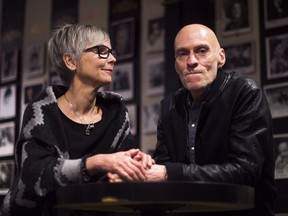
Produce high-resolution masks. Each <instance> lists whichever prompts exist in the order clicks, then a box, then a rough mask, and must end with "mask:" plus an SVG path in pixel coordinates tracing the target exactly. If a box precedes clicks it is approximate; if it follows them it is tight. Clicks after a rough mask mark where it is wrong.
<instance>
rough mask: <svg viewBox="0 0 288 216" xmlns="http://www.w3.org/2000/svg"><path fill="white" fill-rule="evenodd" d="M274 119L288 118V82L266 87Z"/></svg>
mask: <svg viewBox="0 0 288 216" xmlns="http://www.w3.org/2000/svg"><path fill="white" fill-rule="evenodd" d="M264 92H265V94H266V97H267V100H268V103H269V106H270V110H271V113H272V117H273V118H280V117H287V116H288V82H285V83H278V84H272V85H266V86H264Z"/></svg>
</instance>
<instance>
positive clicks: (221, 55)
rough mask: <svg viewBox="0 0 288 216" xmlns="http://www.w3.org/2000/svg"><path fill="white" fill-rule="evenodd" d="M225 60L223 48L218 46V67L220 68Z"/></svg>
mask: <svg viewBox="0 0 288 216" xmlns="http://www.w3.org/2000/svg"><path fill="white" fill-rule="evenodd" d="M225 62H226V55H225V51H224V49H223V48H220V51H219V61H218V68H222V67H223V65H224V64H225Z"/></svg>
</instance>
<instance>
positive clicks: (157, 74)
mask: <svg viewBox="0 0 288 216" xmlns="http://www.w3.org/2000/svg"><path fill="white" fill-rule="evenodd" d="M164 67H165V62H164V56H158V57H155V58H149V59H148V60H147V62H146V73H145V82H146V93H147V95H148V96H154V95H159V94H163V93H164V90H165V83H164V81H165V80H164V77H165V68H164Z"/></svg>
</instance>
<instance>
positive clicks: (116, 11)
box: [103, 0, 140, 139]
mask: <svg viewBox="0 0 288 216" xmlns="http://www.w3.org/2000/svg"><path fill="white" fill-rule="evenodd" d="M126 3H127V2H126V1H125V0H110V2H109V17H110V19H109V20H110V21H109V35H110V37H111V46H112V48H113V49H114V50H115V51H116V56H115V57H116V59H117V63H116V64H115V66H114V70H113V74H112V83H111V84H110V85H108V86H105V87H104V88H103V90H104V91H113V92H116V93H119V94H120V95H121V96H122V97H123V99H124V101H125V103H126V105H127V108H128V113H129V120H130V129H131V133H132V135H133V136H134V137H135V139H137V137H138V136H139V134H138V128H139V127H138V123H139V120H138V109H139V107H138V104H139V102H140V101H139V100H140V99H139V98H140V95H139V91H138V88H139V84H138V83H139V82H140V80H139V74H140V73H138V71H139V64H138V62H139V50H138V49H137V48H138V47H136V45H137V44H138V42H139V41H140V40H139V35H138V34H137V32H139V28H140V25H139V20H140V16H139V10H140V1H139V0H129V7H127V4H126Z"/></svg>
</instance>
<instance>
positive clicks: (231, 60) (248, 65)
mask: <svg viewBox="0 0 288 216" xmlns="http://www.w3.org/2000/svg"><path fill="white" fill-rule="evenodd" d="M223 48H224V50H225V53H226V63H225V65H224V66H223V70H224V71H236V72H239V73H241V74H246V75H247V74H252V73H254V72H255V69H254V54H253V45H252V42H244V43H240V44H234V45H229V46H225V47H223Z"/></svg>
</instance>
